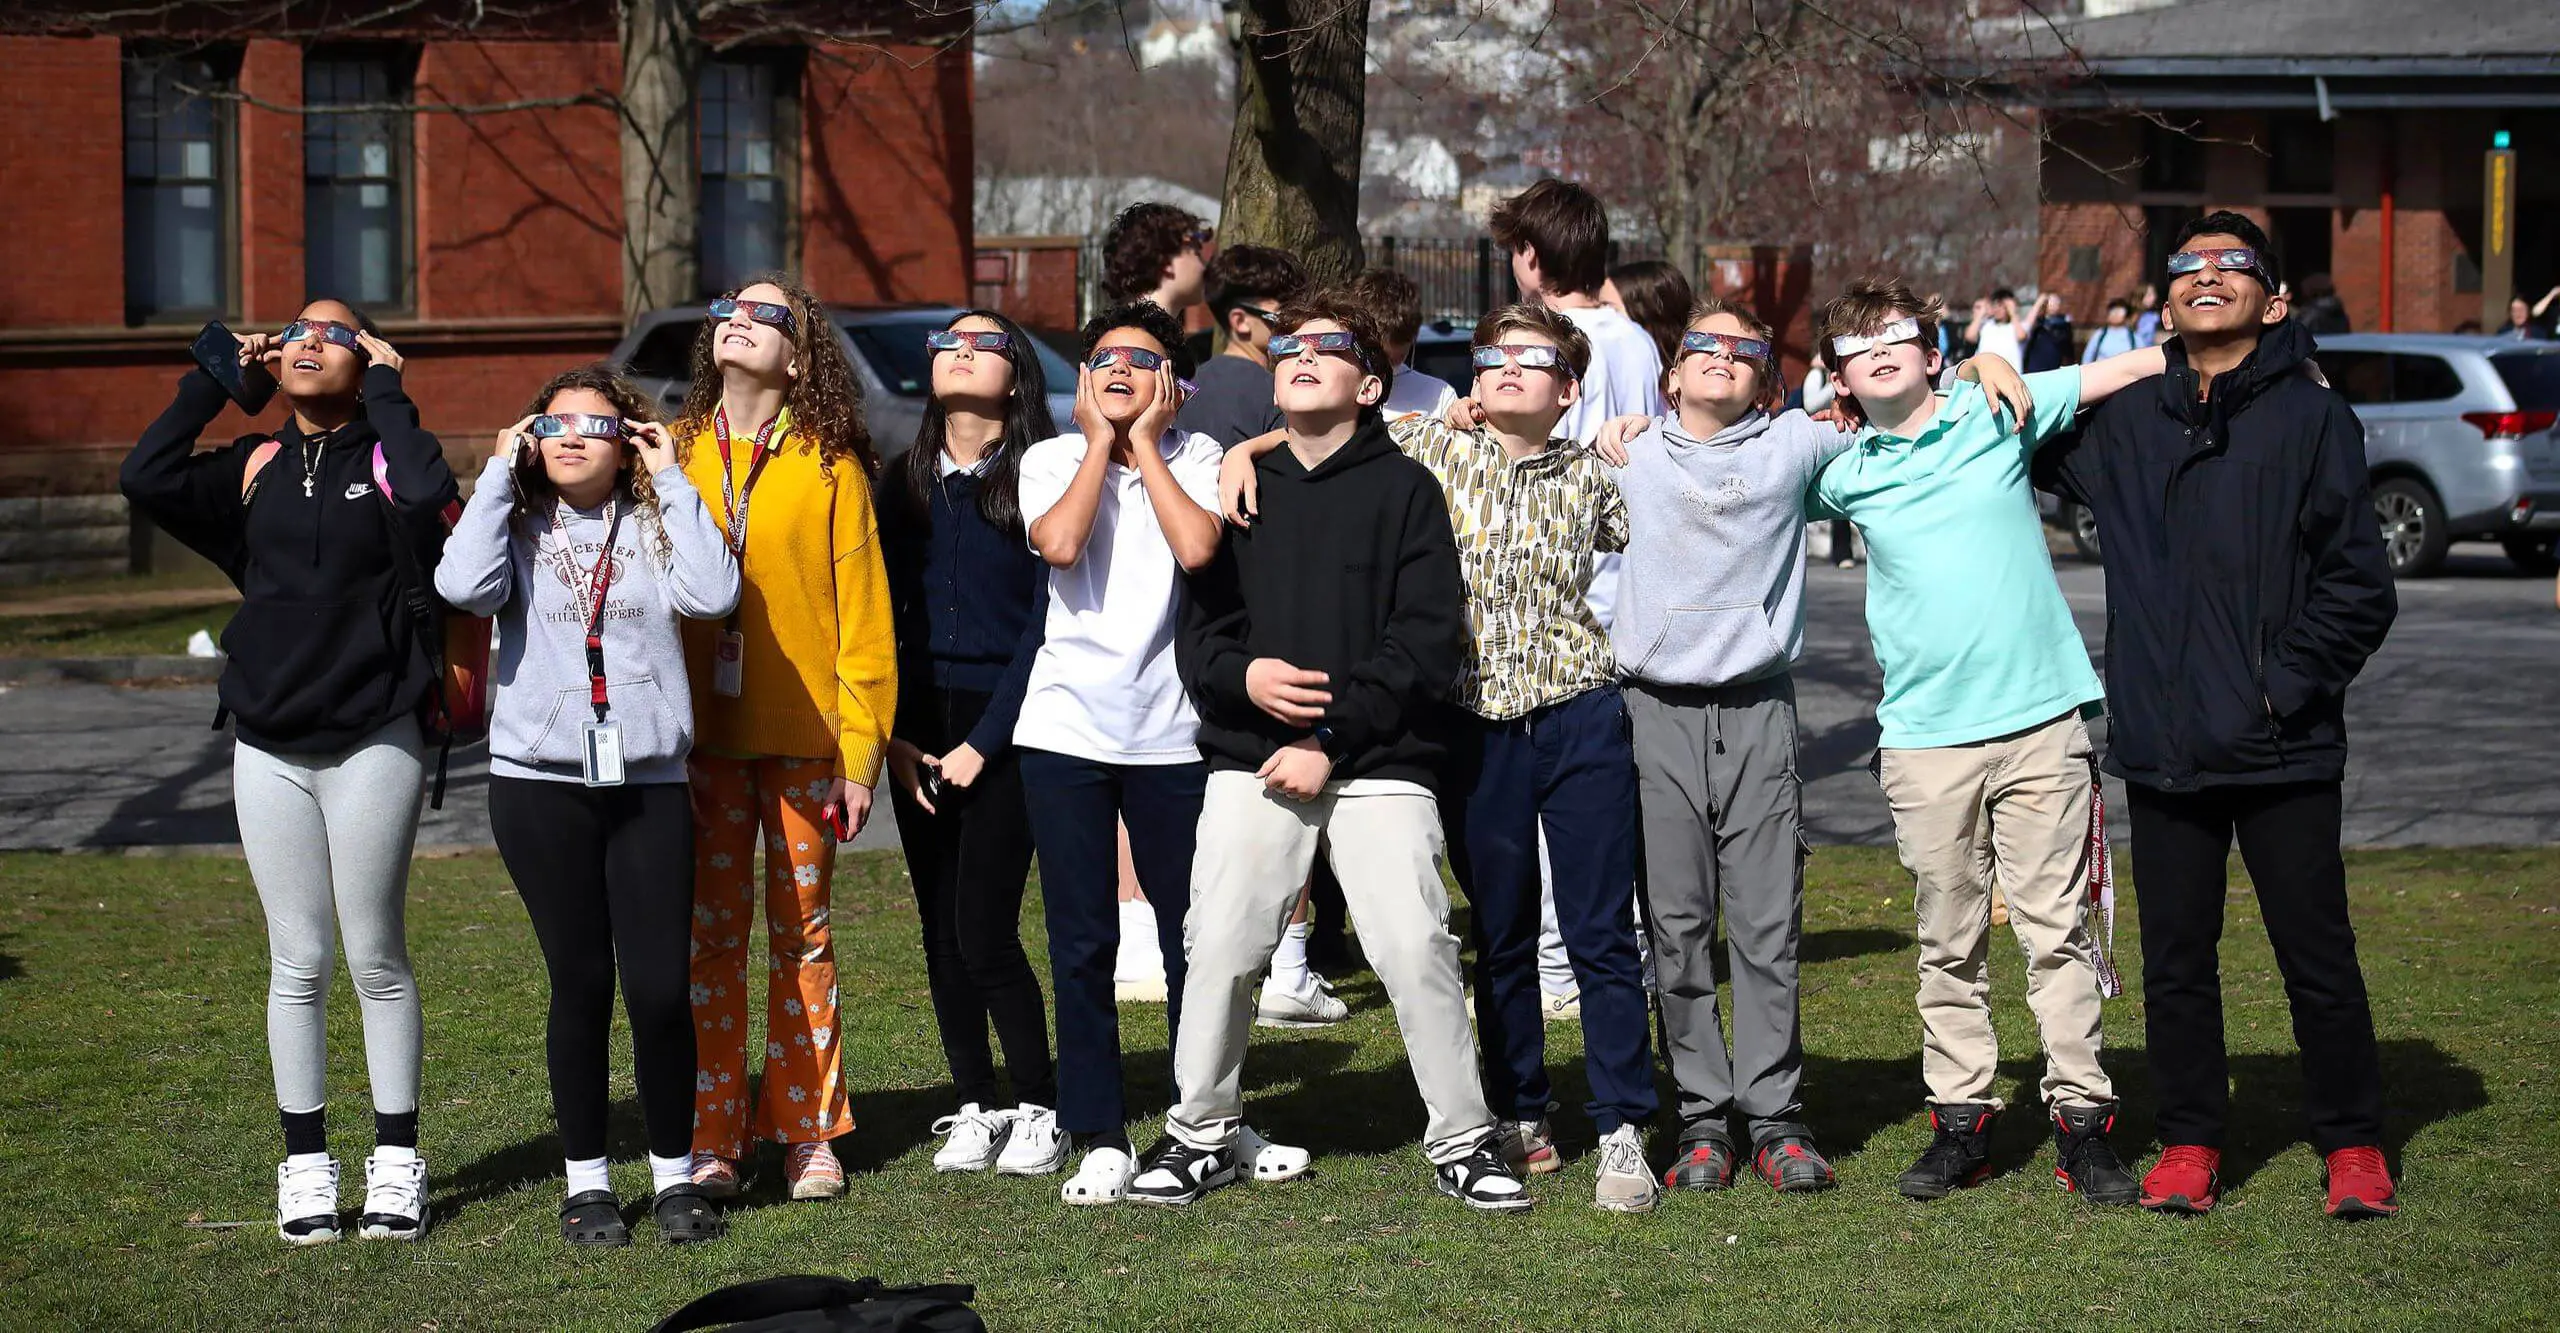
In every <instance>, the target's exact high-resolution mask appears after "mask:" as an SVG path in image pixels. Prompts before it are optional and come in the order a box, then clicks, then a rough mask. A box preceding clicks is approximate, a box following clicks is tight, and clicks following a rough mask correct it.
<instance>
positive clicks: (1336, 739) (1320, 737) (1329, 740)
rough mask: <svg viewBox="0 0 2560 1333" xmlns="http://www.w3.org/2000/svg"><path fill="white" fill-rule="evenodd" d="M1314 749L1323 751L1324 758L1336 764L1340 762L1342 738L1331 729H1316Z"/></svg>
mask: <svg viewBox="0 0 2560 1333" xmlns="http://www.w3.org/2000/svg"><path fill="white" fill-rule="evenodd" d="M1316 748H1317V749H1319V750H1322V751H1324V757H1325V758H1327V759H1330V760H1332V761H1333V762H1335V763H1337V764H1338V763H1341V762H1342V738H1341V737H1340V736H1338V735H1336V734H1335V733H1334V730H1333V728H1331V727H1318V728H1316Z"/></svg>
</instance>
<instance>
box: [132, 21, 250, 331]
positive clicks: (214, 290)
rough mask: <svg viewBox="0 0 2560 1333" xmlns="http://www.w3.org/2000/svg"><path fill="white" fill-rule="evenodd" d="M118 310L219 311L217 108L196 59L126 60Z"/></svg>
mask: <svg viewBox="0 0 2560 1333" xmlns="http://www.w3.org/2000/svg"><path fill="white" fill-rule="evenodd" d="M124 73H125V80H124V89H125V97H124V129H125V136H126V139H125V154H124V160H125V168H124V169H125V218H124V227H125V232H124V251H125V311H126V315H127V317H128V318H132V319H148V318H151V317H154V316H159V315H182V314H196V313H202V314H214V313H218V312H220V311H221V310H222V309H223V307H224V306H225V305H226V304H227V302H226V296H227V292H226V290H225V281H224V279H225V268H226V266H227V259H228V246H229V243H230V238H229V219H228V209H227V202H228V201H227V198H226V194H227V190H228V182H226V181H225V180H224V179H223V175H224V163H223V160H222V158H223V153H222V140H221V131H222V128H223V125H224V119H223V115H222V110H221V108H220V106H219V105H217V104H216V102H215V101H214V99H213V98H211V97H210V96H207V95H206V94H207V93H209V92H210V91H212V90H214V89H215V87H216V79H215V75H214V72H213V68H212V66H211V65H210V64H209V63H207V62H206V61H203V60H193V59H178V58H163V57H154V56H136V55H128V56H127V57H126V60H125V71H124Z"/></svg>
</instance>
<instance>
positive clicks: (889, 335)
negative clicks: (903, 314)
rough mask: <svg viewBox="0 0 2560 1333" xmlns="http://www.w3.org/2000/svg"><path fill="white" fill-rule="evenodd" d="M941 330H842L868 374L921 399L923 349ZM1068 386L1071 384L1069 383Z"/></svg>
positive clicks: (892, 324)
mask: <svg viewBox="0 0 2560 1333" xmlns="http://www.w3.org/2000/svg"><path fill="white" fill-rule="evenodd" d="M940 327H942V325H941V322H940V321H938V320H895V321H882V322H876V323H862V324H855V325H851V326H849V327H847V328H846V329H845V331H844V332H845V336H846V337H847V338H849V339H851V340H852V342H853V346H854V350H856V351H858V352H860V353H861V354H862V359H863V360H865V361H867V362H869V363H871V373H872V374H874V375H877V376H879V377H880V382H881V383H882V384H885V385H887V386H889V391H890V392H891V393H894V394H897V395H898V396H900V397H902V398H915V397H920V396H922V395H923V393H924V391H925V389H926V387H927V386H928V385H930V384H931V383H932V382H933V360H932V357H931V356H930V355H929V354H927V353H926V351H925V348H924V335H925V330H927V329H937V328H940ZM1068 383H1069V384H1070V385H1072V384H1073V383H1074V381H1072V380H1070V381H1068Z"/></svg>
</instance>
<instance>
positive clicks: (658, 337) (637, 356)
mask: <svg viewBox="0 0 2560 1333" xmlns="http://www.w3.org/2000/svg"><path fill="white" fill-rule="evenodd" d="M701 331H702V322H701V321H700V320H692V319H671V320H668V321H667V322H666V323H664V324H660V325H659V326H657V327H656V328H653V329H651V330H649V331H648V332H647V333H644V334H642V335H640V345H639V346H638V347H635V348H633V349H631V373H632V374H634V375H637V376H640V377H641V378H643V379H661V380H680V379H685V378H687V377H689V376H691V375H692V374H693V339H694V335H696V334H698V333H700V332H701Z"/></svg>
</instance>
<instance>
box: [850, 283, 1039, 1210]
mask: <svg viewBox="0 0 2560 1333" xmlns="http://www.w3.org/2000/svg"><path fill="white" fill-rule="evenodd" d="M925 345H926V351H927V354H928V355H929V356H930V357H931V358H932V364H933V381H932V397H931V398H929V399H928V400H927V401H926V403H925V409H924V425H923V428H922V429H921V430H920V431H919V432H918V433H917V436H916V443H915V447H914V448H912V449H910V450H908V451H907V454H906V456H905V457H904V458H902V459H900V460H899V461H898V463H897V464H896V466H895V469H894V471H893V473H892V475H890V476H889V477H887V478H885V479H884V480H883V483H882V485H881V488H880V542H881V555H882V557H883V559H884V560H885V561H886V562H887V565H888V572H889V604H890V606H891V608H892V610H893V612H894V614H895V616H896V622H897V627H898V677H899V681H900V687H899V690H898V717H897V723H896V726H895V728H894V730H893V731H892V733H891V735H890V739H889V770H890V772H891V774H892V775H893V776H894V777H895V778H896V781H895V782H894V783H893V784H892V785H891V787H890V799H891V800H892V801H893V802H894V803H895V804H896V807H897V812H898V836H899V839H900V840H901V841H902V842H904V843H905V844H906V852H907V874H908V878H909V879H911V880H913V881H914V882H915V891H916V909H917V912H918V914H919V915H920V916H921V917H922V918H923V920H924V949H925V982H926V985H927V987H928V988H929V989H930V990H931V992H932V995H933V1012H934V1021H935V1023H936V1024H937V1025H938V1026H939V1027H940V1028H941V1030H942V1051H943V1056H944V1058H945V1059H946V1060H947V1061H948V1062H949V1063H950V1066H951V1081H952V1084H953V1085H954V1088H955V1090H956V1092H957V1093H958V1097H959V1103H960V1107H959V1110H958V1112H957V1113H955V1114H953V1115H951V1116H950V1117H948V1118H946V1119H944V1120H943V1121H941V1122H939V1123H938V1124H937V1125H936V1129H937V1130H939V1131H940V1132H942V1133H944V1134H946V1135H948V1137H947V1138H946V1139H945V1140H944V1142H943V1145H942V1148H941V1150H940V1151H938V1152H936V1153H935V1154H934V1156H933V1165H934V1169H935V1170H937V1171H983V1170H986V1169H987V1168H989V1167H993V1168H995V1169H996V1170H997V1171H999V1172H1002V1173H1004V1174H1007V1175H1041V1174H1046V1173H1047V1172H1050V1171H1054V1170H1056V1169H1057V1168H1058V1165H1059V1163H1060V1162H1061V1161H1062V1160H1063V1159H1064V1157H1065V1154H1066V1137H1065V1135H1064V1134H1063V1133H1061V1132H1060V1130H1059V1129H1058V1112H1057V1106H1058V1084H1057V1077H1056V1074H1055V1072H1054V1067H1053V1065H1052V1064H1051V1061H1050V1058H1049V1015H1048V1009H1047V1006H1046V1005H1045V1003H1044V1002H1043V1001H1042V999H1041V996H1040V979H1039V978H1038V977H1037V976H1035V975H1034V974H1033V973H1032V970H1031V960H1030V959H1029V958H1028V957H1026V956H1025V955H1024V954H1023V951H1022V889H1023V881H1024V879H1025V878H1026V877H1027V876H1028V874H1029V872H1030V869H1031V816H1030V814H1029V812H1028V811H1027V810H1026V809H1025V807H1024V805H1023V796H1022V769H1021V764H1020V762H1019V760H1018V757H1017V756H1016V755H1015V753H1014V751H1013V722H1014V719H1015V717H1017V716H1019V715H1020V714H1021V712H1022V699H1023V694H1024V691H1025V690H1026V688H1027V687H1028V686H1029V683H1030V679H1031V663H1032V660H1033V659H1034V657H1036V656H1037V655H1038V653H1039V650H1040V644H1041V640H1042V635H1041V628H1042V623H1043V621H1042V615H1041V613H1042V612H1043V611H1044V610H1045V609H1046V605H1047V598H1048V587H1049V579H1048V567H1047V566H1046V565H1045V564H1043V563H1042V562H1041V559H1040V557H1039V555H1038V554H1037V553H1035V552H1034V551H1033V550H1032V549H1031V546H1030V542H1029V539H1028V538H1027V537H1026V536H1025V535H1024V531H1023V523H1022V502H1021V498H1020V493H1021V477H1022V454H1023V451H1024V450H1027V449H1029V448H1030V447H1031V446H1032V445H1033V444H1035V443H1037V442H1038V441H1041V440H1045V439H1047V438H1049V436H1051V435H1052V434H1054V433H1056V427H1055V425H1054V424H1053V423H1052V422H1051V421H1050V419H1049V401H1048V384H1047V380H1046V377H1045V376H1043V375H1042V373H1041V370H1040V359H1039V357H1038V356H1037V355H1036V354H1035V352H1034V351H1033V348H1032V344H1031V339H1030V336H1029V335H1028V334H1025V333H1024V332H1023V331H1022V329H1021V327H1020V326H1019V325H1016V324H1015V323H1014V322H1013V321H1012V320H1010V319H1007V318H1005V317H1004V316H1003V315H999V314H996V313H994V312H993V311H986V310H972V311H970V312H968V313H966V314H964V315H961V316H960V317H959V318H957V319H955V320H953V321H952V322H951V323H950V324H949V325H947V326H945V327H944V328H941V329H937V330H935V331H933V332H931V333H928V334H926V335H925ZM990 1023H992V1024H993V1025H994V1027H995V1032H996V1040H997V1041H999V1042H1001V1043H1002V1044H1003V1046H1004V1057H1005V1067H1006V1068H1007V1069H1009V1070H1010V1071H1011V1072H1012V1074H1013V1091H1014V1096H1015V1099H1016V1101H1017V1103H1018V1105H1017V1106H1014V1107H1007V1106H1003V1105H1000V1104H999V1102H998V1100H997V1096H996V1066H995V1058H994V1055H993V1053H992V1052H990V1051H989V1049H988V1046H987V1028H988V1025H989V1024H990Z"/></svg>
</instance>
